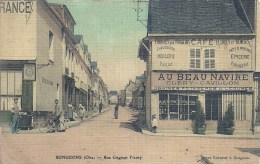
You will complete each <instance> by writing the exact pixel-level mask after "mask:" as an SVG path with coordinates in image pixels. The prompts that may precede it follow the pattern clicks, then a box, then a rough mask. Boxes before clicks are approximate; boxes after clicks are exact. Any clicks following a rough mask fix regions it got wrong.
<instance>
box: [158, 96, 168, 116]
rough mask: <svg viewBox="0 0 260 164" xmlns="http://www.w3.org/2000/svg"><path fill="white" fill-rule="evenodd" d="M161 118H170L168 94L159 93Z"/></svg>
mask: <svg viewBox="0 0 260 164" xmlns="http://www.w3.org/2000/svg"><path fill="white" fill-rule="evenodd" d="M159 113H160V115H159V119H160V120H165V119H168V113H169V112H168V94H160V95H159Z"/></svg>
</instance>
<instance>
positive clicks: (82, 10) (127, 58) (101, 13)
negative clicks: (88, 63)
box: [48, 0, 148, 91]
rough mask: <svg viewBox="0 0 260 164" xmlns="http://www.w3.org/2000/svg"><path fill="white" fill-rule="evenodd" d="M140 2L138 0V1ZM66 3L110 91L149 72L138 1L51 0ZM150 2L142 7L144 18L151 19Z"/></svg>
mask: <svg viewBox="0 0 260 164" xmlns="http://www.w3.org/2000/svg"><path fill="white" fill-rule="evenodd" d="M135 1H136V0H135ZM48 2H50V3H59V4H64V5H66V6H67V7H68V9H69V10H70V12H71V14H72V16H73V18H74V20H75V21H76V26H75V32H74V33H75V34H81V35H83V40H84V42H85V44H87V45H88V49H89V52H90V53H91V57H92V61H97V62H98V68H99V69H100V76H101V77H102V78H103V80H104V82H105V83H106V84H107V86H108V90H109V91H110V90H117V91H119V90H122V89H124V87H125V86H126V85H127V83H128V82H129V80H130V79H131V80H133V81H134V80H135V77H136V76H140V75H142V74H143V73H144V71H145V63H144V61H143V60H140V59H139V58H138V57H137V56H138V46H139V42H140V40H141V39H142V38H144V37H145V36H146V34H147V29H146V27H145V26H144V25H143V24H142V23H140V22H139V21H137V13H136V11H135V9H136V8H137V3H135V2H134V1H133V0H48ZM147 5H148V3H142V4H141V5H140V6H141V8H140V9H142V10H143V11H142V12H141V13H140V17H141V19H147Z"/></svg>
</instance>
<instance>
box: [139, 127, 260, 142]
mask: <svg viewBox="0 0 260 164" xmlns="http://www.w3.org/2000/svg"><path fill="white" fill-rule="evenodd" d="M142 133H143V134H144V135H150V136H165V137H203V138H220V139H253V140H260V133H257V134H254V135H253V134H252V133H250V132H245V131H237V132H236V131H235V132H234V134H233V135H224V134H217V133H215V132H212V131H209V132H206V134H205V135H199V134H193V133H192V131H186V130H167V131H166V130H165V131H163V130H159V131H158V132H157V133H152V132H151V131H149V130H148V129H147V128H142Z"/></svg>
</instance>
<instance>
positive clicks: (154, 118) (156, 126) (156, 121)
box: [152, 114, 158, 133]
mask: <svg viewBox="0 0 260 164" xmlns="http://www.w3.org/2000/svg"><path fill="white" fill-rule="evenodd" d="M152 128H153V129H152V132H153V133H157V128H158V119H157V116H156V114H154V115H153V116H152Z"/></svg>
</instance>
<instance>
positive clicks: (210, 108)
mask: <svg viewBox="0 0 260 164" xmlns="http://www.w3.org/2000/svg"><path fill="white" fill-rule="evenodd" d="M220 112H221V94H219V93H206V120H218V118H219V114H220Z"/></svg>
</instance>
